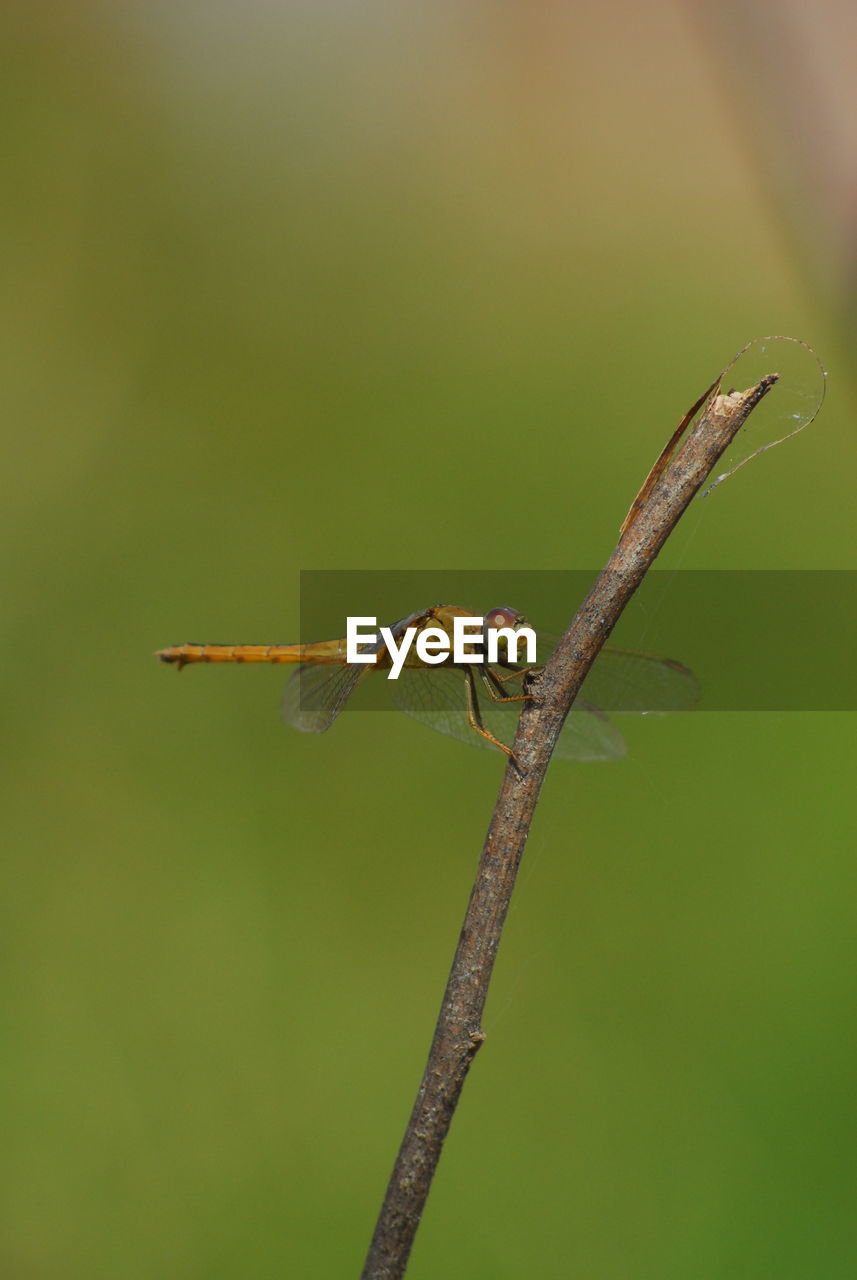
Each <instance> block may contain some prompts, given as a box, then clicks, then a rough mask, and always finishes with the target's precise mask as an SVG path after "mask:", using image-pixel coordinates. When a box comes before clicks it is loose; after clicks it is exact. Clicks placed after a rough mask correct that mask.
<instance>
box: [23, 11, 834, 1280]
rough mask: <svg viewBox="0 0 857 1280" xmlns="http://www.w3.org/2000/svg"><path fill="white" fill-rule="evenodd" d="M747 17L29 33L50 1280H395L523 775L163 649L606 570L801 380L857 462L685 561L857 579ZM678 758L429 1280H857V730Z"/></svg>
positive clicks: (461, 1189) (721, 515)
mask: <svg viewBox="0 0 857 1280" xmlns="http://www.w3.org/2000/svg"><path fill="white" fill-rule="evenodd" d="M699 18H700V12H699V11H698V10H696V11H695V10H694V9H693V7H687V8H684V9H682V8H679V7H675V6H673V5H672V4H670V3H667V2H666V0H660V2H659V3H656V4H654V5H653V6H647V7H645V8H638V7H635V6H633V5H631V4H630V0H620V2H619V3H617V4H616V5H614V6H611V7H609V8H607V9H600V8H598V7H597V6H595V5H594V4H590V5H580V6H572V7H563V6H558V5H552V4H549V3H544V4H541V3H540V4H535V5H531V6H523V5H521V6H514V5H498V4H490V3H487V2H485V3H474V4H472V5H464V6H460V5H455V4H452V3H447V2H441V3H438V4H418V3H405V4H404V5H393V4H390V3H384V2H383V0H378V2H377V3H372V2H370V3H369V4H364V5H361V6H357V5H353V4H346V3H342V2H340V3H330V4H318V5H309V4H300V3H297V2H296V0H295V2H294V3H287V2H284V3H280V4H275V3H272V2H271V0H268V3H264V2H263V0H250V2H248V3H246V4H244V5H241V6H238V5H230V4H226V3H222V2H221V0H212V2H210V3H198V2H197V3H190V2H188V3H181V2H180V3H178V4H175V3H173V4H168V3H165V2H160V3H151V4H145V5H141V4H133V3H127V2H126V3H122V2H121V0H114V2H113V3H110V0H104V2H103V3H97V2H96V0H89V2H87V3H80V2H78V0H75V2H69V3H65V4H62V5H61V4H58V3H57V4H51V3H37V4H32V3H29V4H23V3H21V4H14V3H10V4H8V5H7V6H4V13H3V17H2V23H0V34H2V42H0V44H2V77H0V85H2V88H0V93H2V98H3V105H4V110H3V113H2V129H3V141H4V145H3V149H2V156H3V159H2V166H3V192H4V198H3V211H2V220H3V221H2V227H3V245H4V250H5V252H4V270H3V301H2V307H1V308H0V318H2V325H3V340H2V344H0V349H2V353H3V359H4V363H5V373H4V376H3V379H2V396H3V400H4V412H3V421H4V424H5V441H4V459H5V462H4V466H3V476H4V480H5V482H6V483H5V485H4V499H3V504H2V519H3V525H4V529H3V537H2V542H0V547H2V556H3V561H4V569H3V573H4V600H5V608H4V611H3V616H4V623H5V626H4V655H3V661H2V665H0V672H2V680H3V684H4V690H3V705H4V729H5V733H4V759H3V768H2V777H3V782H4V784H5V786H4V791H5V796H4V799H3V804H2V817H3V827H4V829H5V835H4V839H3V848H4V859H3V865H4V871H5V886H4V890H3V894H2V904H3V913H4V916H3V928H2V937H3V964H2V982H3V1029H2V1036H3V1041H2V1058H0V1063H2V1075H3V1097H4V1104H5V1112H6V1118H5V1123H4V1138H3V1147H2V1150H3V1154H2V1179H3V1184H4V1185H3V1188H2V1195H0V1203H2V1210H0V1213H2V1229H0V1274H2V1276H3V1277H9V1278H10V1280H77V1278H78V1277H79V1278H80V1280H83V1278H84V1277H85V1278H86V1280H100V1278H102V1277H104V1278H107V1277H110V1278H114V1277H122V1278H123V1280H126V1278H127V1280H160V1278H161V1277H163V1278H164V1280H167V1278H169V1280H175V1278H177V1277H188V1278H200V1280H202V1278H205V1280H209V1278H211V1280H219V1278H221V1277H222V1278H224V1280H233V1278H234V1277H239V1276H240V1277H257V1276H258V1277H262V1276H266V1277H267V1276H271V1277H273V1276H301V1277H303V1276H307V1277H309V1276H313V1277H315V1276H318V1277H329V1276H330V1277H333V1276H354V1275H357V1274H358V1272H359V1268H360V1265H361V1262H362V1257H363V1254H364V1251H365V1248H366V1246H367V1244H368V1240H369V1236H370V1234H371V1229H372V1224H373V1221H374V1215H375V1213H376V1211H377V1208H378V1205H379V1202H380V1198H381V1195H382V1192H383V1188H384V1185H385V1183H386V1179H387V1175H388V1172H389V1167H390V1164H391V1161H392V1159H393V1156H394V1153H395V1149H396V1146H397V1144H398V1141H399V1138H400V1135H401V1132H402V1129H403V1127H404V1124H405V1120H406V1118H407V1114H408V1111H409V1109H410V1106H411V1101H412V1097H413V1094H414V1091H415V1088H416V1085H417V1082H418V1078H419V1074H420V1072H421V1069H422V1065H423V1062H424V1057H425V1053H426V1050H427V1047H428V1043H429V1039H430V1036H431V1031H432V1027H433V1021H434V1017H435V1014H436V1011H437V1007H438V1003H439V1000H440V996H441V992H442V988H443V983H444V980H445V977H446V973H447V969H448V965H449V961H450V958H451V954H452V949H453V947H454V944H455V940H456V937H457V933H458V928H459V924H460V918H461V916H462V913H463V910H464V905H465V901H466V897H467V894H468V888H469V884H470V880H471V877H472V874H473V870H474V866H475V862H476V858H477V856H478V853H479V848H480V844H481V839H482V836H483V833H484V830H485V826H486V823H487V820H488V817H489V814H490V811H491V807H492V802H493V798H494V795H495V791H496V788H497V785H498V782H499V779H500V776H501V771H502V762H501V761H500V760H499V759H498V758H495V757H493V756H492V755H490V754H488V753H482V752H477V751H468V750H466V749H465V748H464V747H463V746H460V745H459V744H456V743H455V742H452V741H450V740H446V739H444V738H442V737H441V736H439V735H435V734H432V733H430V732H428V731H427V730H426V729H424V728H423V727H421V726H420V725H418V724H416V723H413V722H411V721H409V720H408V719H407V718H406V717H404V716H401V715H398V716H397V715H384V714H378V715H360V716H351V717H349V716H346V717H344V718H343V720H342V721H341V722H340V723H338V724H337V725H336V726H335V729H334V731H332V732H331V733H330V734H329V735H327V736H326V737H321V738H314V737H303V736H301V735H298V734H295V733H293V732H291V731H289V730H287V729H285V728H284V727H283V726H282V725H280V723H279V721H278V716H277V703H278V698H279V692H280V688H281V686H282V675H281V673H280V672H279V671H278V670H276V669H271V670H265V669H261V668H258V669H255V668H236V669H232V668H207V669H198V670H190V671H188V672H186V673H184V674H183V675H182V677H181V679H177V678H176V676H175V674H174V672H172V671H170V670H167V669H165V668H163V667H161V666H160V665H159V664H158V663H156V662H155V661H154V659H153V658H152V656H151V654H152V651H153V650H154V649H156V648H159V647H162V646H163V645H166V644H169V643H175V642H178V641H182V640H216V641H220V640H231V641H256V642H258V641H265V642H271V641H289V640H293V639H296V638H297V636H298V634H299V630H300V626H299V618H298V580H299V577H298V576H299V571H300V570H301V569H302V568H316V569H320V568H337V569H342V568H345V569H349V568H355V569H356V568H360V569H366V568H369V569H371V568H379V569H385V568H397V569H407V568H418V569H435V568H444V567H456V568H458V567H468V568H484V569H503V568H509V569H513V568H514V569H519V568H520V569H540V568H566V567H568V568H592V567H597V566H598V565H599V564H600V563H602V562H603V560H604V558H605V557H606V555H607V553H608V552H609V550H610V548H611V547H612V545H613V541H614V539H615V535H616V531H617V528H618V524H619V522H620V521H621V519H622V517H623V515H624V514H625V510H626V509H627V506H628V503H629V501H630V498H631V497H632V496H633V493H634V491H635V489H636V486H637V485H638V484H639V482H640V480H641V479H642V477H643V475H644V474H645V471H646V470H647V468H648V466H649V464H650V463H651V461H652V460H653V458H654V456H655V454H656V452H657V451H658V449H659V448H660V447H661V444H662V443H663V441H664V439H665V438H666V435H667V434H668V432H669V431H671V430H672V428H673V426H674V424H675V422H676V421H677V419H678V418H679V416H680V415H681V413H682V412H683V411H684V410H685V409H686V408H687V406H688V405H689V404H690V403H691V402H692V401H693V400H694V399H695V398H696V396H697V395H698V394H699V393H700V392H701V391H702V389H703V388H704V387H705V386H706V385H707V383H708V382H709V381H710V380H711V378H712V377H713V376H714V374H715V373H716V372H717V370H718V369H719V368H720V367H721V366H722V365H723V364H724V363H725V362H726V360H727V359H729V358H730V357H731V355H732V354H733V353H734V352H735V351H736V350H737V349H738V348H739V347H740V346H741V345H742V344H743V343H744V342H745V341H746V340H747V339H749V338H752V337H754V336H757V335H759V334H766V333H791V334H794V335H796V336H798V337H802V338H805V339H808V340H809V341H811V342H812V343H813V344H814V345H815V346H816V347H817V348H818V349H819V351H820V352H821V353H822V355H823V357H824V358H825V362H826V363H827V365H828V368H829V370H830V375H831V376H830V387H829V393H828V400H827V405H826V407H825V409H824V412H823V415H822V417H821V418H820V419H819V421H818V423H817V424H816V425H815V426H814V427H813V428H811V429H810V430H809V431H807V432H805V433H804V434H803V435H802V436H800V437H798V438H797V439H796V440H795V441H793V442H790V443H789V445H787V446H785V447H783V448H782V449H780V450H777V451H775V452H773V453H771V454H769V455H768V456H767V457H766V458H765V459H763V460H760V461H758V462H755V463H753V465H752V466H751V467H748V468H746V469H745V470H743V471H742V472H741V473H740V474H739V475H738V476H736V477H735V478H734V479H732V480H730V481H729V483H728V484H726V485H724V486H722V487H721V488H720V489H719V490H718V492H717V494H716V495H714V496H712V498H711V499H710V500H709V501H708V502H707V503H706V505H705V507H704V509H703V508H700V509H699V510H697V509H696V508H695V509H694V510H693V511H692V512H691V513H690V514H689V516H688V519H687V521H686V522H685V525H684V526H683V527H682V528H681V529H680V530H679V531H678V532H677V534H676V536H675V538H674V539H673V542H672V545H671V547H670V548H669V550H668V552H667V556H666V563H667V564H676V565H678V564H680V565H681V566H682V567H684V568H706V567H716V568H742V567H752V568H850V567H853V564H854V555H855V545H856V543H857V540H855V531H854V525H853V517H852V510H853V495H854V473H855V439H854V434H853V430H852V421H853V411H854V402H853V387H852V385H851V384H850V383H849V377H850V376H851V372H852V370H851V359H852V357H851V343H852V338H853V333H852V329H851V327H850V326H849V324H848V321H847V315H848V304H849V303H850V302H851V301H853V299H851V298H850V297H849V296H845V297H843V296H836V293H835V290H833V289H832V288H831V287H830V286H829V281H827V280H826V278H825V276H824V274H823V273H822V272H819V271H816V269H815V266H814V263H815V261H816V258H817V254H816V251H815V246H816V245H817V243H818V242H819V240H821V239H823V240H824V244H825V246H827V247H828V248H829V247H830V245H831V244H832V243H833V242H832V240H830V239H829V238H827V239H825V236H826V235H827V232H826V228H827V227H828V226H829V225H830V221H829V220H827V221H826V216H827V213H828V212H829V210H826V209H825V206H824V201H823V198H822V197H823V196H824V191H823V188H822V187H820V186H819V184H818V183H816V182H814V181H813V180H812V175H811V174H809V173H807V174H806V176H805V178H802V177H801V172H802V171H801V169H800V163H801V159H800V156H799V155H797V154H795V156H794V161H793V165H792V167H791V168H789V169H788V174H789V184H787V185H786V186H783V185H779V186H778V182H779V179H780V176H781V172H782V171H783V170H782V165H781V164H780V165H778V166H773V164H769V163H768V152H767V150H766V145H765V131H764V129H762V130H756V131H754V125H753V121H754V120H755V119H759V118H761V116H762V115H764V107H765V101H766V100H765V99H764V98H758V97H757V98H755V99H754V98H753V94H752V83H750V84H748V83H745V85H744V89H745V92H746V93H747V95H748V96H746V97H745V98H744V99H743V100H742V99H740V97H739V96H738V88H737V87H736V81H734V80H729V79H727V78H726V77H725V76H724V68H726V67H730V68H731V69H732V70H733V71H734V70H735V63H736V59H738V57H739V55H738V53H735V54H734V56H733V55H732V54H730V50H729V47H728V45H727V44H725V43H724V44H721V45H718V44H717V42H716V39H715V38H714V36H713V35H712V33H711V31H710V30H707V28H706V26H705V23H704V21H700V20H699ZM731 37H732V38H733V39H734V42H735V46H736V48H741V49H743V53H744V54H745V55H746V52H747V46H746V43H745V42H742V31H741V28H740V23H736V26H735V29H734V31H733V32H731ZM769 56H770V61H771V65H770V66H768V67H767V73H771V74H774V75H775V74H776V66H775V55H774V52H770V55H769ZM745 80H748V81H752V77H746V78H745ZM804 101H806V99H804ZM807 109H808V108H807ZM766 127H767V128H769V129H771V128H773V130H774V132H775V131H776V119H774V120H773V124H772V123H771V119H770V118H768V119H767V123H766ZM778 154H779V155H780V156H782V155H784V154H786V155H787V154H788V138H787V137H786V138H785V141H784V144H783V149H782V150H781V152H779V153H778ZM848 162H849V163H853V157H851V158H850V159H849V161H848ZM819 192H821V196H819ZM796 200H797V203H796ZM833 276H836V273H835V272H834V273H833ZM836 278H837V279H838V280H840V282H841V280H843V279H844V280H846V284H847V274H846V273H844V272H843V273H842V274H841V275H839V276H836ZM847 292H848V290H847V288H846V289H844V293H845V294H847ZM843 303H844V304H845V305H844V306H843ZM843 317H844V318H843ZM426 603H432V602H431V601H428V602H427V601H422V600H415V601H414V602H413V607H414V608H418V607H421V606H422V605H424V604H426ZM460 603H462V604H467V603H468V602H466V601H462V602H460ZM574 603H575V602H573V601H569V612H571V609H572V607H573V605H574ZM837 639H838V640H839V642H840V643H841V642H842V638H841V637H839V638H837V637H831V642H834V641H835V640H837ZM676 656H677V657H681V656H682V655H681V654H677V655H676ZM819 658H820V660H822V655H819ZM795 678H796V679H800V673H799V672H796V673H795ZM627 736H628V739H629V743H630V751H629V755H628V757H627V758H626V759H625V760H623V761H620V762H617V763H612V764H608V765H589V766H584V765H581V766H577V767H575V766H572V765H563V764H557V765H556V766H555V768H554V770H553V771H552V773H551V776H550V777H549V779H548V784H547V787H546V790H545V793H544V798H543V801H542V804H541V808H540V811H539V813H538V815H537V820H536V823H535V827H534V830H533V832H532V835H531V839H530V843H529V847H528V849H527V855H526V859H525V862H524V865H523V869H522V875H521V881H520V885H519V890H518V893H517V897H516V900H515V902H514V904H513V909H512V912H511V917H510V921H509V926H508V930H507V934H506V937H505V939H504V943H503V948H502V952H501V955H500V959H499V963H498V968H497V972H496V978H495V984H494V988H493V994H492V996H491V999H490V1002H489V1006H488V1010H487V1015H486V1020H485V1029H486V1032H487V1034H488V1040H487V1043H486V1045H485V1048H484V1049H483V1051H482V1053H481V1054H480V1056H479V1059H478V1061H477V1063H476V1065H475V1067H474V1070H473V1073H472V1075H471V1078H470V1081H469V1082H468V1086H467V1089H466V1091H465V1097H464V1103H463V1105H462V1108H461V1111H460V1113H459V1115H458V1116H457V1117H456V1120H455V1123H454V1126H453V1130H452V1133H451V1136H450V1138H449V1141H448V1143H447V1148H446V1151H445V1154H444V1159H443V1161H442V1165H441V1169H440V1172H439V1175H438V1178H437V1180H436V1184H435V1188H434V1191H433V1195H432V1198H431V1201H430V1205H429V1208H428V1211H427V1213H426V1215H425V1219H424V1222H423V1225H422V1227H421V1230H420V1233H419V1237H418V1241H417V1246H416V1249H415V1252H414V1255H413V1260H412V1264H411V1269H410V1271H409V1276H411V1277H413V1280H429V1278H435V1277H441V1276H443V1277H451V1278H454V1280H457V1278H458V1277H462V1278H467V1280H481V1278H482V1277H485V1278H487V1277H491V1280H497V1278H499V1277H525V1276H526V1277H532V1276H538V1277H540V1280H553V1278H556V1280H560V1278H561V1277H566V1276H569V1275H580V1276H586V1277H587V1278H588V1280H614V1278H615V1280H636V1278H637V1277H640V1278H642V1277H653V1276H657V1277H658V1278H659V1280H673V1278H674V1280H685V1278H686V1277H697V1278H700V1280H709V1278H714V1277H718V1278H720V1277H729V1278H730V1280H732V1278H734V1277H770V1276H777V1277H780V1278H787V1277H794V1278H795V1280H797V1278H800V1280H804V1278H805V1277H807V1276H813V1277H815V1276H818V1277H825V1278H827V1280H834V1278H838V1277H846V1276H847V1277H852V1276H853V1275H854V1274H855V1272H857V1237H855V1231H854V1221H853V1204H854V1199H853V1197H854V1190H855V1188H854V1183H855V1161H854V1154H853V1152H854V1147H855V1139H857V1132H855V1130H857V1124H855V1112H854V1098H855V1084H857V1079H855V1076H857V1072H855V1051H857V1032H855V1028H854V1008H855V996H857V991H855V986H857V981H855V973H857V966H855V961H856V960H857V944H855V927H854V926H855V893H854V889H855V884H854V863H853V851H854V847H855V839H854V836H855V831H854V822H853V803H852V801H853V760H854V749H855V721H854V717H853V716H848V715H845V714H828V715H823V716H822V715H809V714H776V715H775V714H766V715H750V714H746V715H738V714H729V715H727V714H722V715H714V714H701V715H699V716H696V717H694V716H689V717H677V718H675V719H666V720H659V721H643V722H640V723H636V724H631V725H630V726H629V727H628V730H627Z"/></svg>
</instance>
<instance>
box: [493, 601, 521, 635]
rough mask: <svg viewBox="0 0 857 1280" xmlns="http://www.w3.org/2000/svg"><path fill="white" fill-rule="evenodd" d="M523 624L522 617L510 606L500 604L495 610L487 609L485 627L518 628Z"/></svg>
mask: <svg viewBox="0 0 857 1280" xmlns="http://www.w3.org/2000/svg"><path fill="white" fill-rule="evenodd" d="M523 622H524V615H523V614H522V613H519V612H518V610H517V609H513V608H512V606H511V605H508V604H502V605H499V606H498V607H497V608H496V609H489V610H488V612H487V613H486V615H485V625H486V626H487V627H495V628H497V629H498V630H499V628H500V627H512V628H513V629H515V628H517V627H519V626H520V625H521V624H522V623H523Z"/></svg>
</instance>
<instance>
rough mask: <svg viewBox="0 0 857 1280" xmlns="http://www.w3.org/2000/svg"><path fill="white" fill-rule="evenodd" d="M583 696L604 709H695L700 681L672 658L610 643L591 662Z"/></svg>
mask: <svg viewBox="0 0 857 1280" xmlns="http://www.w3.org/2000/svg"><path fill="white" fill-rule="evenodd" d="M580 697H581V698H582V699H583V700H584V701H585V702H590V703H594V705H595V706H597V707H599V708H600V709H601V710H602V711H635V712H637V713H638V714H641V715H646V714H647V713H652V712H658V711H660V712H664V711H692V710H693V708H694V707H695V706H696V704H697V702H698V700H699V685H698V683H697V680H696V676H695V675H694V674H693V672H692V671H690V670H689V669H688V668H687V667H683V666H682V664H681V663H680V662H673V661H672V659H671V658H656V657H653V656H652V655H651V654H648V653H636V652H635V651H634V650H632V649H613V648H609V647H608V648H604V649H602V650H601V652H600V653H599V655H598V657H597V658H596V659H595V662H594V663H593V664H592V670H591V671H590V672H589V675H588V676H587V677H586V679H585V680H584V682H583V686H582V688H581V690H580Z"/></svg>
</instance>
